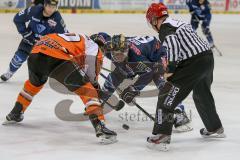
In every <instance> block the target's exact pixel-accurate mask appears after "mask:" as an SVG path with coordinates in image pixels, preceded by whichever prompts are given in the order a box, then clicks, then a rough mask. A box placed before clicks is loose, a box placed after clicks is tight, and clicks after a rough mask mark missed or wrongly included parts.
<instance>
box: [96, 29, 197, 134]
mask: <svg viewBox="0 0 240 160" xmlns="http://www.w3.org/2000/svg"><path fill="white" fill-rule="evenodd" d="M91 38H92V39H93V40H94V41H95V42H96V41H98V44H99V45H100V46H101V45H103V44H106V43H108V42H109V41H111V43H112V44H111V45H114V43H115V42H114V41H119V40H120V39H122V41H123V42H122V44H123V45H122V46H123V47H122V48H121V49H120V52H114V53H113V52H107V50H108V49H106V48H105V49H102V50H104V51H103V52H104V54H105V56H106V57H107V58H109V59H110V60H111V61H112V62H113V64H114V65H115V66H116V68H115V70H114V71H112V72H111V73H110V74H109V75H108V76H107V80H106V81H105V83H104V85H103V87H102V90H103V91H105V92H106V93H110V94H108V95H107V96H106V95H105V97H104V98H103V99H104V101H107V100H108V98H110V97H111V95H112V94H113V93H114V92H115V90H116V88H117V87H118V86H119V85H120V84H121V83H122V82H123V81H124V80H125V79H133V78H134V77H135V76H136V75H138V76H139V77H138V78H137V80H136V81H135V83H134V84H133V85H130V86H128V87H127V88H126V89H125V90H123V92H122V93H121V94H120V97H121V98H122V99H123V100H124V101H125V102H126V103H130V102H131V101H132V100H133V98H134V97H135V96H138V95H139V94H140V91H141V90H142V89H143V88H144V87H145V86H146V85H147V84H149V83H150V82H151V81H154V83H155V85H156V86H157V88H158V89H159V90H160V91H161V88H162V86H163V85H164V84H165V79H164V77H163V76H162V73H163V72H164V71H161V66H159V65H162V64H164V63H166V61H165V58H166V51H165V48H164V47H161V45H160V41H159V40H157V39H156V38H155V37H153V36H141V37H138V36H137V37H128V38H126V39H127V40H126V39H125V37H124V36H123V35H116V36H113V37H110V36H109V35H108V34H107V33H103V32H100V33H98V34H95V35H92V36H91ZM124 39H125V40H124ZM116 43H118V42H116ZM106 46H108V45H106ZM112 47H113V46H112ZM175 111H176V116H175V128H176V130H177V131H179V132H184V131H190V130H192V128H191V126H190V124H189V122H190V120H189V118H188V117H187V115H186V113H185V111H184V106H183V105H182V104H179V105H178V107H176V110H175Z"/></svg>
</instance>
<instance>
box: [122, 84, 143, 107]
mask: <svg viewBox="0 0 240 160" xmlns="http://www.w3.org/2000/svg"><path fill="white" fill-rule="evenodd" d="M138 95H140V91H138V90H136V89H135V88H134V87H133V86H129V87H127V88H126V89H124V91H123V92H122V93H121V94H120V97H121V98H122V100H124V101H125V102H126V103H131V102H132V101H133V99H134V98H135V97H136V96H138Z"/></svg>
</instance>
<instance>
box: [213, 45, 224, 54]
mask: <svg viewBox="0 0 240 160" xmlns="http://www.w3.org/2000/svg"><path fill="white" fill-rule="evenodd" d="M214 48H215V49H216V51H217V52H218V54H219V56H223V54H222V52H221V51H220V50H219V49H218V48H217V47H216V46H214Z"/></svg>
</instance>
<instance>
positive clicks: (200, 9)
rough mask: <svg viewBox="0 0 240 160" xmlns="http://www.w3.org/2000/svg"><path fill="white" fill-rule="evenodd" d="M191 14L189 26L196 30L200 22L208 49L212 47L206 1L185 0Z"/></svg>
mask: <svg viewBox="0 0 240 160" xmlns="http://www.w3.org/2000/svg"><path fill="white" fill-rule="evenodd" d="M186 4H187V6H188V7H189V12H190V13H191V15H192V17H191V25H192V28H193V29H194V30H197V28H198V25H199V23H200V22H202V32H203V34H204V35H205V36H206V38H207V40H208V43H209V44H210V47H211V48H213V47H214V41H213V37H212V33H211V31H210V23H211V18H212V14H211V7H210V3H209V1H208V0H186Z"/></svg>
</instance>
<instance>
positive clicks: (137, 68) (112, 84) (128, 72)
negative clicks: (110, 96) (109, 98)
mask: <svg viewBox="0 0 240 160" xmlns="http://www.w3.org/2000/svg"><path fill="white" fill-rule="evenodd" d="M128 41H129V42H130V44H129V51H128V57H127V61H126V62H123V63H116V62H114V61H113V63H114V65H115V66H116V69H115V70H114V71H113V72H112V73H110V74H109V75H108V77H107V80H106V82H105V83H104V87H103V89H104V90H105V91H108V92H111V93H113V92H114V91H115V88H116V87H117V86H118V85H119V84H120V83H121V82H122V81H123V80H124V79H126V78H132V77H134V76H136V75H139V77H138V79H137V81H136V82H135V83H134V87H135V88H136V89H137V90H142V89H143V88H144V87H145V86H146V85H147V84H149V83H150V82H151V81H152V80H154V82H155V84H156V85H157V86H160V83H162V82H164V80H163V79H162V77H161V76H160V75H159V76H157V77H156V75H154V74H155V73H154V71H153V70H155V69H156V68H154V67H157V66H155V64H157V63H159V64H162V63H163V60H166V50H165V48H164V47H161V44H160V41H159V40H157V38H155V37H153V36H142V37H132V38H128ZM107 57H108V58H110V59H111V57H110V56H109V54H108V56H107ZM154 76H155V78H154Z"/></svg>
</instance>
